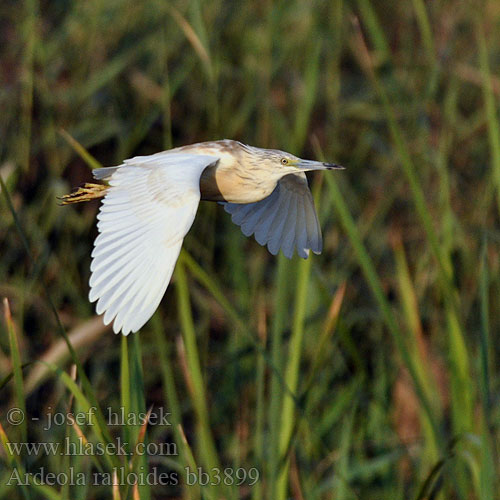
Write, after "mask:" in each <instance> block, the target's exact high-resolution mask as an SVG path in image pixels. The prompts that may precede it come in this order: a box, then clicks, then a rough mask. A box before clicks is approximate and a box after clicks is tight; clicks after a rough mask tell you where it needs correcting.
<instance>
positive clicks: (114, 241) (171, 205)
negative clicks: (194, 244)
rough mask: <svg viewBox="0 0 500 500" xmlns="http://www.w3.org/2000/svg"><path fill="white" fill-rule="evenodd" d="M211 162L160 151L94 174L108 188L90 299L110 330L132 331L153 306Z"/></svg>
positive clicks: (94, 256)
mask: <svg viewBox="0 0 500 500" xmlns="http://www.w3.org/2000/svg"><path fill="white" fill-rule="evenodd" d="M217 161H218V158H217V157H214V156H208V155H192V154H180V153H159V154H156V155H152V156H150V157H136V158H132V159H130V160H126V161H125V162H124V164H123V165H121V166H119V167H109V168H104V169H100V170H98V171H95V172H94V176H95V177H96V178H97V179H107V180H108V181H109V185H110V188H109V190H108V192H107V193H106V195H105V197H104V199H103V202H102V206H101V209H100V211H99V214H98V217H97V218H98V223H97V228H98V230H99V235H98V236H97V238H96V240H95V242H94V250H93V252H92V264H91V277H90V282H89V283H90V292H89V299H90V300H91V301H92V302H95V301H97V304H96V311H97V313H98V314H102V313H104V318H103V319H104V322H105V323H106V324H108V323H110V322H113V330H114V331H115V333H118V332H120V331H121V332H122V333H123V334H124V335H127V334H128V333H130V332H135V331H137V330H138V329H140V328H141V327H142V326H143V325H144V323H146V321H148V319H149V318H150V317H151V315H152V314H153V313H154V311H155V310H156V308H157V307H158V305H159V303H160V301H161V298H162V297H163V295H164V293H165V290H166V288H167V286H168V283H169V281H170V278H171V276H172V272H173V270H174V267H175V262H176V261H177V258H178V256H179V252H180V249H181V246H182V241H183V239H184V236H185V235H186V233H187V231H188V230H189V228H190V227H191V225H192V223H193V219H194V216H195V214H196V210H197V208H198V204H199V201H200V188H199V180H200V176H201V173H202V172H203V170H204V169H205V168H206V167H207V166H209V165H212V164H214V163H215V162H217ZM101 170H102V171H101Z"/></svg>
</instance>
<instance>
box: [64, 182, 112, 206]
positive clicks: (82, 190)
mask: <svg viewBox="0 0 500 500" xmlns="http://www.w3.org/2000/svg"><path fill="white" fill-rule="evenodd" d="M108 188H109V186H104V185H102V184H92V183H89V182H87V183H86V184H85V185H84V186H83V187H79V188H78V189H77V190H76V191H73V192H72V193H70V194H65V195H64V196H61V197H60V198H59V200H61V205H69V204H71V203H80V202H81V201H90V200H95V199H97V198H102V197H103V196H104V195H105V194H106V191H107V190H108Z"/></svg>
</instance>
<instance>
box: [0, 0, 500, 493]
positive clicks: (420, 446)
mask: <svg viewBox="0 0 500 500" xmlns="http://www.w3.org/2000/svg"><path fill="white" fill-rule="evenodd" d="M0 26H1V29H0V37H1V43H0V55H1V61H2V63H1V65H0V79H1V86H0V109H1V118H0V137H1V141H0V176H1V178H2V179H3V182H4V183H5V185H3V186H2V196H1V202H0V214H1V216H0V252H1V261H0V292H1V295H2V297H7V298H8V301H6V302H4V310H5V321H4V322H2V324H1V326H0V333H1V335H0V347H1V349H0V376H1V377H2V379H3V383H2V389H1V390H2V397H1V403H0V407H1V410H2V411H1V415H2V417H1V419H0V423H1V425H2V427H1V428H0V437H1V438H2V442H3V448H2V449H1V453H0V458H1V459H2V462H1V463H0V497H2V498H5V497H7V495H9V498H13V497H19V498H39V497H40V498H69V497H70V498H109V497H110V495H111V494H113V496H114V498H127V497H129V498H132V497H135V498H138V497H139V496H140V498H253V499H260V498H268V499H273V500H280V499H284V498H286V497H293V498H297V499H301V498H305V499H308V500H309V499H351V498H362V499H379V498H401V499H403V498H442V499H445V498H446V499H450V498H457V499H465V498H467V499H475V498H477V499H493V498H499V497H498V491H500V488H499V485H498V471H499V461H498V455H497V453H498V450H497V447H498V439H499V418H500V415H499V405H498V402H499V396H498V394H499V393H498V389H499V382H500V377H499V373H498V370H497V364H496V363H497V359H498V354H499V353H498V332H499V331H500V316H499V315H498V313H497V311H498V310H497V307H498V304H499V300H500V286H499V273H500V269H499V266H500V262H499V257H498V255H499V245H500V232H499V215H500V129H499V124H498V102H499V94H500V80H499V77H500V75H499V74H498V68H499V62H500V52H499V50H498V47H499V46H500V7H499V4H498V2H493V1H490V2H461V1H454V0H450V1H433V2H424V1H423V0H403V1H400V2H383V3H382V2H374V3H371V2H369V0H357V1H352V2H342V0H332V1H321V0H316V1H311V2H301V1H293V0H292V1H274V2H272V1H270V0H266V1H259V2H242V1H241V2H240V1H235V2H223V1H221V0H215V1H212V2H205V1H201V0H191V1H190V2H181V1H173V2H167V1H163V0H162V1H160V0H149V1H147V2H132V1H128V0H109V1H107V2H104V1H102V0H87V1H85V2H78V1H71V2H67V1H57V0H55V1H50V2H48V1H40V2H37V1H36V0H24V1H23V2H14V1H5V2H2V3H1V5H0ZM223 137H225V138H234V139H239V140H242V141H243V142H246V143H249V144H253V145H257V146H261V147H276V148H279V149H284V150H287V151H290V152H292V153H294V154H297V155H299V156H302V157H305V158H317V159H325V160H330V161H336V162H338V163H341V164H343V165H345V166H346V167H347V169H346V170H345V171H344V172H341V173H339V172H327V173H326V174H324V175H317V176H315V177H314V178H312V179H311V181H312V185H313V190H314V192H315V197H316V204H317V208H318V212H319V216H320V220H321V224H322V227H323V231H324V251H323V254H322V255H321V256H313V257H312V258H310V259H308V260H307V261H299V259H298V258H294V259H293V260H292V261H287V260H286V259H285V258H284V257H283V256H280V257H279V258H275V257H273V256H271V255H269V254H268V253H267V251H266V249H264V248H261V247H260V246H259V245H258V244H257V243H256V242H255V241H253V240H251V239H246V238H245V237H244V236H243V235H242V234H241V233H240V231H239V228H237V227H236V226H234V225H233V224H232V223H231V221H230V218H229V217H228V216H227V214H225V213H224V211H223V210H222V209H221V208H220V207H218V206H216V205H215V204H208V203H202V204H201V206H200V210H199V214H198V217H197V219H196V221H195V224H194V227H193V229H192V230H191V232H190V233H189V234H188V236H187V238H186V240H185V252H184V253H183V254H182V256H181V259H180V261H179V264H178V266H177V270H176V274H175V277H174V280H173V284H172V285H171V286H170V287H169V289H168V291H167V294H166V296H165V299H164V300H163V303H162V305H161V307H160V309H159V312H158V313H157V314H156V315H155V316H154V318H153V319H152V320H151V321H150V322H149V323H148V325H146V327H145V328H144V329H143V331H142V332H141V334H140V335H134V336H132V337H130V338H129V339H120V338H119V337H116V336H114V335H113V334H112V333H111V332H110V331H109V329H106V328H104V327H103V326H102V324H101V323H100V320H99V319H95V318H94V316H93V315H94V313H93V308H92V306H91V304H89V303H88V301H87V293H88V285H87V282H88V277H89V263H90V253H91V247H92V241H93V239H94V237H95V236H96V229H95V222H94V220H95V214H96V211H97V208H98V206H97V205H96V204H88V205H86V206H78V207H60V206H58V205H57V203H56V200H55V197H56V196H58V195H61V194H63V193H66V192H68V191H69V190H70V189H71V187H74V186H77V185H79V184H81V183H83V182H85V181H89V180H90V179H91V174H90V171H89V168H88V166H89V165H90V166H98V165H99V164H102V165H113V164H119V163H120V162H121V161H122V160H123V159H124V158H127V157H130V156H133V155H137V154H150V153H154V152H157V151H159V150H162V149H167V148H170V147H172V146H177V145H183V144H188V143H192V142H199V141H203V140H211V139H219V138H223ZM9 304H10V308H11V309H12V316H10V315H9V313H8V306H9ZM54 311H55V312H57V315H55V314H54ZM66 331H67V332H68V334H69V336H70V339H71V343H72V345H73V346H74V351H75V352H73V353H68V349H67V347H66V344H65V341H64V338H65V335H66V333H65V332H66ZM23 363H28V365H27V366H25V367H22V364H23ZM44 363H45V364H44ZM75 364H76V365H77V369H76V371H77V372H78V374H76V371H75V369H72V368H71V366H72V365H75ZM12 373H13V375H14V376H13V378H12V379H10V378H8V377H9V374H12ZM94 403H96V404H98V406H100V408H102V409H103V411H104V409H105V408H108V407H111V408H115V409H117V408H119V407H123V408H125V409H127V410H130V411H131V412H137V411H141V410H142V411H145V410H146V408H149V407H150V405H154V408H161V407H163V408H165V411H169V412H171V413H172V416H171V419H172V423H173V425H172V426H171V427H169V428H167V429H165V427H161V426H150V428H149V429H148V431H147V434H144V430H145V428H144V427H141V426H138V425H129V426H124V427H123V428H118V429H117V428H116V427H112V426H107V425H106V422H105V418H103V417H102V416H101V417H99V415H98V416H97V417H95V418H96V420H95V421H94V422H93V425H84V426H82V427H81V428H80V427H76V426H64V427H55V428H52V429H50V430H48V431H44V430H43V429H42V425H41V423H36V422H33V421H32V420H31V418H40V419H41V421H43V420H44V419H46V416H47V414H49V413H52V412H56V411H64V412H66V411H75V412H78V411H80V412H81V411H84V410H85V409H88V408H90V407H91V406H92V405H93V404H94ZM12 407H19V408H21V409H24V408H25V411H26V412H27V415H28V417H29V418H27V420H26V421H25V422H24V424H23V425H20V426H12V425H10V424H9V423H8V421H7V419H6V415H7V411H8V409H9V408H12ZM79 436H80V437H81V436H84V437H85V439H86V440H87V439H88V440H89V442H93V443H97V442H101V443H106V442H108V441H111V440H113V439H115V438H116V437H117V436H121V437H122V438H124V440H126V441H128V442H129V443H131V444H130V450H132V449H133V443H136V442H141V441H142V440H146V441H147V442H153V443H160V442H173V443H176V444H177V445H178V453H177V454H176V455H172V456H152V457H150V459H149V467H153V466H158V467H161V468H162V470H166V471H177V472H178V473H179V474H180V477H181V480H180V484H179V485H177V486H170V487H165V486H152V487H148V486H143V487H140V488H133V487H130V488H127V487H126V486H120V487H116V488H111V487H109V486H97V485H90V484H87V485H86V486H69V485H64V486H61V487H59V486H52V487H40V486H36V485H30V486H25V487H20V486H16V485H14V486H13V485H10V486H9V485H8V479H9V477H11V474H12V472H13V471H14V470H22V471H29V472H30V471H31V472H36V471H38V470H39V469H40V468H41V467H42V466H43V467H45V468H46V470H47V471H55V472H58V471H66V472H68V471H69V470H71V468H73V470H75V471H80V472H83V473H85V474H90V472H91V471H93V470H103V471H111V470H112V469H113V467H117V466H122V467H126V468H127V470H130V471H139V470H141V467H145V466H146V461H145V458H144V457H135V458H134V459H132V460H130V461H124V460H123V457H117V456H116V455H114V454H113V453H108V454H105V455H104V456H99V457H82V456H43V454H42V455H41V456H40V455H39V456H26V455H24V456H21V457H17V456H16V455H15V454H10V453H9V448H8V446H7V444H6V443H7V442H8V441H9V442H25V441H28V442H45V441H52V442H62V441H63V440H64V438H65V437H68V438H70V439H72V440H76V439H78V437H79ZM186 466H191V467H198V466H202V467H204V469H205V470H211V469H212V468H221V467H232V468H237V467H243V468H245V469H249V468H251V467H257V468H258V469H259V471H260V481H259V482H258V483H257V485H255V486H253V487H252V488H249V487H248V486H242V487H240V488H236V487H225V486H223V485H219V486H215V487H200V486H199V485H197V486H194V487H188V486H186V484H185V480H184V479H185V478H184V479H183V476H182V474H183V471H184V470H185V469H184V467H186Z"/></svg>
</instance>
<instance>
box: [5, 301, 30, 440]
mask: <svg viewBox="0 0 500 500" xmlns="http://www.w3.org/2000/svg"><path fill="white" fill-rule="evenodd" d="M3 309H4V318H5V324H6V325H7V333H8V335H9V346H10V356H11V360H12V372H13V374H14V394H15V403H16V406H17V408H19V410H20V414H21V415H24V418H23V420H22V422H21V425H20V426H19V428H20V431H21V441H22V442H23V443H26V442H27V440H28V426H27V421H28V415H27V413H26V395H25V392H24V382H23V367H22V364H21V354H20V352H19V343H18V341H17V335H16V331H15V329H14V322H13V321H12V315H11V312H10V306H9V301H8V299H7V298H4V299H3Z"/></svg>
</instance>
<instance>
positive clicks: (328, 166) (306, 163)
mask: <svg viewBox="0 0 500 500" xmlns="http://www.w3.org/2000/svg"><path fill="white" fill-rule="evenodd" d="M295 167H297V168H300V169H301V170H305V171H308V170H343V169H344V167H342V166H341V165H337V164H336V163H324V162H322V161H314V160H298V161H297V163H296V164H295Z"/></svg>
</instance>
